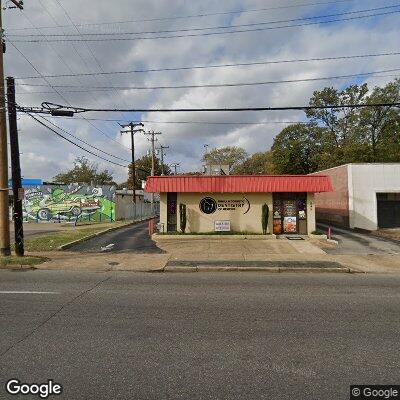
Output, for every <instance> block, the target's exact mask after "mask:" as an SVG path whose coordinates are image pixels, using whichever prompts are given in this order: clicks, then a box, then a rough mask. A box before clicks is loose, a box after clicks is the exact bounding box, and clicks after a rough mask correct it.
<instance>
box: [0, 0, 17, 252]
mask: <svg viewBox="0 0 400 400" xmlns="http://www.w3.org/2000/svg"><path fill="white" fill-rule="evenodd" d="M2 10H3V6H2V2H1V0H0V79H1V81H0V255H2V256H9V255H10V254H11V250H10V217H9V210H8V155H7V122H6V102H5V90H4V69H3V52H4V38H3V25H2V16H1V14H2ZM14 196H18V194H17V193H14Z"/></svg>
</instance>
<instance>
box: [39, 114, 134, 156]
mask: <svg viewBox="0 0 400 400" xmlns="http://www.w3.org/2000/svg"><path fill="white" fill-rule="evenodd" d="M41 118H42V119H44V120H45V121H47V122H48V123H49V124H51V125H53V126H54V127H55V128H57V129H59V130H60V131H62V132H64V133H66V134H67V135H69V136H72V137H73V138H74V139H76V140H79V141H80V142H82V143H84V144H86V145H87V146H90V147H92V148H93V149H95V150H97V151H100V152H101V153H103V154H106V155H108V156H110V157H113V158H116V159H118V160H121V161H126V162H130V161H129V160H126V159H125V158H121V157H118V156H114V155H113V154H111V153H107V152H106V151H104V150H102V149H99V148H98V147H96V146H94V145H93V144H90V143H88V142H86V141H85V140H83V139H80V138H79V137H77V136H75V135H73V134H72V133H70V132H68V131H67V130H65V129H64V128H61V127H60V126H58V125H56V124H55V123H53V122H51V121H49V120H48V119H47V118H45V117H43V116H41ZM82 119H83V120H86V118H82Z"/></svg>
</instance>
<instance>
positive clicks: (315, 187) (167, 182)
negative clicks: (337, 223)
mask: <svg viewBox="0 0 400 400" xmlns="http://www.w3.org/2000/svg"><path fill="white" fill-rule="evenodd" d="M144 190H145V191H146V192H150V193H151V192H152V193H167V192H179V193H184V192H187V193H272V192H310V193H315V192H332V191H333V188H332V185H331V181H330V179H329V177H328V176H326V175H218V176H206V175H201V176H197V175H178V176H150V177H148V178H147V183H146V187H145V189H144Z"/></svg>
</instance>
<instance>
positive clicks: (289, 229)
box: [283, 217, 297, 233]
mask: <svg viewBox="0 0 400 400" xmlns="http://www.w3.org/2000/svg"><path fill="white" fill-rule="evenodd" d="M296 222H297V221H296V217H285V218H284V219H283V231H284V232H285V233H296V232H297V224H296Z"/></svg>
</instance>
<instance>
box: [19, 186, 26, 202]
mask: <svg viewBox="0 0 400 400" xmlns="http://www.w3.org/2000/svg"><path fill="white" fill-rule="evenodd" d="M24 198H25V189H24V188H18V200H19V201H22V200H24Z"/></svg>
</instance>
